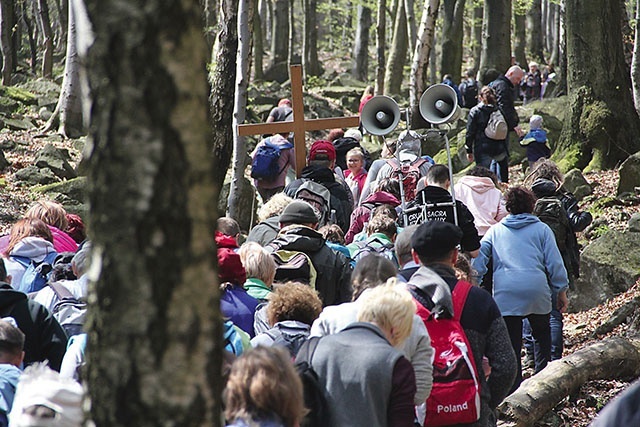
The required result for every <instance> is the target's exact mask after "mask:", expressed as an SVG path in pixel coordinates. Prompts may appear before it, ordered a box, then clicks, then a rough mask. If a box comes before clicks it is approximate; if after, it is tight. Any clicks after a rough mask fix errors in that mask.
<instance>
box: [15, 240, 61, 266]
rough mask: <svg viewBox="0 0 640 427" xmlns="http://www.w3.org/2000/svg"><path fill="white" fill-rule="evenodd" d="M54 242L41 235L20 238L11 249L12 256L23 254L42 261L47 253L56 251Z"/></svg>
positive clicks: (22, 255)
mask: <svg viewBox="0 0 640 427" xmlns="http://www.w3.org/2000/svg"><path fill="white" fill-rule="evenodd" d="M55 251H56V250H55V248H54V247H53V243H51V242H49V241H47V240H44V239H43V238H41V237H25V238H24V239H22V240H20V241H19V242H18V243H17V244H16V245H15V246H14V247H13V250H12V251H11V254H10V255H11V256H21V257H25V258H29V259H32V260H34V261H36V262H41V261H42V260H43V259H44V258H45V257H46V256H47V254H50V253H51V252H55Z"/></svg>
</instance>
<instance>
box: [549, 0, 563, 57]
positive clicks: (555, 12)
mask: <svg viewBox="0 0 640 427" xmlns="http://www.w3.org/2000/svg"><path fill="white" fill-rule="evenodd" d="M549 8H550V16H551V19H552V20H551V32H550V37H549V38H550V39H551V49H550V50H549V52H551V56H550V58H549V63H550V64H554V65H557V64H558V63H559V57H560V43H561V37H560V25H561V24H560V22H561V16H560V5H558V4H555V3H552V4H550V5H549Z"/></svg>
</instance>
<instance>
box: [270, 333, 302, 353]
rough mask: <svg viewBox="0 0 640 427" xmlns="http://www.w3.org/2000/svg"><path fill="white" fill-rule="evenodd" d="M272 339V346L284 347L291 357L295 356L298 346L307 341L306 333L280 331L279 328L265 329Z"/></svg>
mask: <svg viewBox="0 0 640 427" xmlns="http://www.w3.org/2000/svg"><path fill="white" fill-rule="evenodd" d="M265 334H267V335H268V336H269V337H270V338H271V339H272V340H273V345H274V346H279V347H284V348H286V349H287V350H288V351H289V354H290V355H291V357H292V358H295V357H296V355H297V354H298V352H299V351H300V347H302V345H303V344H304V343H305V342H306V341H307V338H308V335H306V334H301V333H298V334H288V333H286V332H282V331H281V330H280V329H269V330H268V331H265Z"/></svg>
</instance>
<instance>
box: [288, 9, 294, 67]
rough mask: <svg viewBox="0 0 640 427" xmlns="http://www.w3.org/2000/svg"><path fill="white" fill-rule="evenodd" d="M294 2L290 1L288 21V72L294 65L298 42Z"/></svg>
mask: <svg viewBox="0 0 640 427" xmlns="http://www.w3.org/2000/svg"><path fill="white" fill-rule="evenodd" d="M294 2H295V0H290V1H289V20H288V21H287V22H288V23H289V43H288V46H289V50H288V52H287V71H288V70H289V69H290V68H291V64H294V63H295V62H294V60H293V55H294V52H295V40H296V26H295V23H294V18H295V16H294V13H293V6H294Z"/></svg>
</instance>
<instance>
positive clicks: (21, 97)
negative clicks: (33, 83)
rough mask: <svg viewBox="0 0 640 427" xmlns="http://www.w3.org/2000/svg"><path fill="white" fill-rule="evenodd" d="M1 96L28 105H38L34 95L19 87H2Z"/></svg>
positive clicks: (0, 87)
mask: <svg viewBox="0 0 640 427" xmlns="http://www.w3.org/2000/svg"><path fill="white" fill-rule="evenodd" d="M0 96H6V97H9V98H11V99H14V100H16V101H18V102H20V103H22V104H26V105H35V104H37V103H38V99H37V97H36V96H35V95H34V94H33V93H31V92H30V91H28V90H25V89H23V88H20V87H17V86H0Z"/></svg>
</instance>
